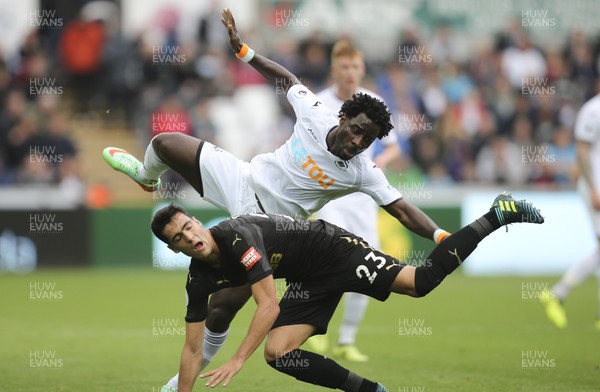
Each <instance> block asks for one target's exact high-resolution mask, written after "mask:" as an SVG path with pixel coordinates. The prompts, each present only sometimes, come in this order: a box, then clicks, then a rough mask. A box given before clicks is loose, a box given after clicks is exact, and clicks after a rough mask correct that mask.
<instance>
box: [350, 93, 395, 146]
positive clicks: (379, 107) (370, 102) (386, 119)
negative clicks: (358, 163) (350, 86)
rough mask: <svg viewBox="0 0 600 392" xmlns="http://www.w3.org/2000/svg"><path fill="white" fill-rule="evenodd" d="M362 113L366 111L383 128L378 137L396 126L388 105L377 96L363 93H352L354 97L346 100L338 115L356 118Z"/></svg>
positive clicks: (385, 134)
mask: <svg viewBox="0 0 600 392" xmlns="http://www.w3.org/2000/svg"><path fill="white" fill-rule="evenodd" d="M361 113H364V114H365V115H366V116H367V117H368V118H369V120H371V121H373V122H374V123H375V124H377V125H379V127H380V128H381V130H380V131H379V134H378V135H377V138H378V139H381V138H382V137H385V136H387V135H388V133H390V130H391V129H392V128H393V127H394V126H393V125H392V122H391V119H390V117H391V115H392V113H390V111H389V110H388V108H387V106H385V103H383V102H382V101H380V100H379V99H377V98H375V97H372V96H370V95H368V94H363V93H358V94H352V98H350V99H348V100H346V101H344V104H343V105H342V108H341V109H340V113H339V115H338V116H339V117H342V116H346V118H354V117H356V116H358V115H359V114H361Z"/></svg>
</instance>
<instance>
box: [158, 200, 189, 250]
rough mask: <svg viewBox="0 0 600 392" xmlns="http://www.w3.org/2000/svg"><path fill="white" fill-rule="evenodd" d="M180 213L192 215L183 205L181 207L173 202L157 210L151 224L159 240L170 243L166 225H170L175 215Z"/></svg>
mask: <svg viewBox="0 0 600 392" xmlns="http://www.w3.org/2000/svg"><path fill="white" fill-rule="evenodd" d="M178 213H180V214H184V215H186V216H190V214H188V212H187V211H186V210H185V209H184V208H183V207H179V206H176V205H175V204H173V203H171V204H169V205H168V206H166V207H163V208H161V209H160V210H158V211H156V213H155V214H154V217H153V218H152V223H151V224H150V228H151V229H152V232H153V233H154V235H155V236H156V237H157V238H158V239H159V240H161V241H162V242H164V243H165V244H167V245H170V244H169V239H168V238H167V237H165V235H164V234H163V231H164V230H165V226H166V225H168V224H169V223H170V222H171V220H173V217H174V216H175V215H177V214H178Z"/></svg>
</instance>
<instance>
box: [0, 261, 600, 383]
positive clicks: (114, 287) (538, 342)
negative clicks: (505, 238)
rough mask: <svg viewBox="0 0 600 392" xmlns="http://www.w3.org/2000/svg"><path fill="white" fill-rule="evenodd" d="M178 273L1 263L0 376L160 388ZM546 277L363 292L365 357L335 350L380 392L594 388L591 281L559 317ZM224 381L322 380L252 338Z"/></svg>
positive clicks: (454, 280)
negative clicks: (281, 367) (560, 326)
mask: <svg viewBox="0 0 600 392" xmlns="http://www.w3.org/2000/svg"><path fill="white" fill-rule="evenodd" d="M185 278H186V274H185V272H184V271H179V272H162V271H157V270H151V269H107V270H102V269H97V270H93V269H89V270H55V271H38V272H35V273H32V274H29V275H23V276H14V275H10V276H9V275H2V276H0V294H1V296H2V301H1V303H2V305H1V307H0V331H2V334H1V335H0V390H2V391H27V392H36V391H39V392H42V391H43V392H48V391H88V392H96V391H98V392H100V391H102V392H106V391H115V392H116V391H143V392H158V391H159V390H160V386H161V385H163V384H164V383H165V382H166V381H167V380H168V379H169V378H170V377H171V376H172V375H173V374H175V372H176V371H177V368H178V364H179V355H180V350H181V346H182V344H183V339H184V336H183V334H184V330H185V323H184V321H183V316H184V314H185V307H184V304H185V302H184V301H185V299H184V284H185ZM554 281H555V278H551V279H548V278H529V277H528V278H520V277H519V278H514V277H513V278H469V277H465V276H462V275H460V274H455V275H454V276H450V277H449V278H447V279H446V281H445V282H444V283H443V284H442V285H441V286H440V287H438V288H437V289H436V290H435V291H434V292H432V293H431V294H430V295H429V296H428V297H426V298H422V299H412V298H408V297H401V296H392V297H391V298H390V299H389V300H388V301H387V302H385V303H379V302H377V301H374V300H371V303H370V306H369V309H368V311H367V316H366V318H365V320H364V321H363V324H362V326H361V330H360V334H359V337H358V344H359V347H360V348H361V349H362V350H363V351H364V352H365V353H366V354H368V355H369V356H370V357H371V360H370V361H369V362H367V363H365V364H354V363H347V362H343V361H341V363H342V364H343V365H344V366H346V367H349V368H350V369H351V370H353V371H355V372H357V373H358V374H360V375H363V376H365V377H368V378H370V379H372V380H376V381H379V382H382V383H383V384H384V385H386V386H387V388H388V389H389V390H390V392H416V391H423V392H430V391H502V392H504V391H598V390H600V331H597V330H595V329H594V328H593V322H594V317H595V314H596V309H597V303H596V301H597V300H596V297H597V295H596V284H595V282H592V281H588V282H586V284H584V285H583V286H582V287H580V288H578V289H576V290H575V291H574V292H573V293H572V295H571V296H570V297H569V300H568V302H567V304H566V306H567V312H568V316H569V326H568V328H567V329H566V330H564V331H559V330H557V329H555V328H554V327H553V326H552V325H551V324H550V323H549V322H548V321H547V320H546V318H545V315H544V313H543V310H542V307H541V305H540V304H539V302H538V300H537V299H536V298H535V297H536V292H537V289H538V288H543V287H544V286H545V285H546V284H548V285H549V284H551V283H553V282H554ZM254 307H255V305H254V303H253V302H252V301H250V302H249V303H248V305H247V306H246V307H245V308H244V310H242V312H241V313H240V315H239V316H238V318H237V319H236V320H235V321H234V324H233V326H232V329H231V334H230V339H229V341H228V342H227V344H226V346H225V348H224V349H223V350H222V351H221V353H220V354H219V355H218V356H217V358H216V359H215V361H214V362H213V366H211V368H212V367H214V365H216V364H220V363H222V362H223V361H224V360H225V359H227V358H229V356H230V355H231V354H232V353H233V352H234V350H235V348H236V347H237V344H238V343H239V342H240V341H241V339H242V338H243V336H244V334H245V332H246V330H247V327H248V323H249V320H250V317H251V316H252V312H253V311H254ZM340 313H341V312H338V314H336V317H335V318H334V320H333V321H332V324H331V325H330V334H331V338H332V339H334V338H335V337H336V335H337V327H338V325H339V320H340V315H339V314H340ZM194 390H197V391H200V390H205V387H204V386H203V383H202V382H197V383H196V387H195V389H194ZM227 390H229V391H244V392H253V391H256V392H264V391H286V392H287V391H290V392H294V391H298V392H300V391H302V392H308V391H318V390H325V389H322V388H319V387H316V386H312V385H308V384H304V383H300V382H298V381H296V380H294V379H292V378H290V377H287V376H285V375H282V374H279V373H277V372H276V371H274V370H273V369H271V368H270V367H269V366H268V365H266V363H265V362H264V361H263V359H262V352H257V353H255V354H254V356H253V357H252V358H251V359H250V360H249V361H248V362H246V365H245V366H244V368H243V369H242V371H241V372H240V373H239V374H238V375H237V376H236V377H235V378H234V380H233V382H232V383H231V384H230V386H228V387H227Z"/></svg>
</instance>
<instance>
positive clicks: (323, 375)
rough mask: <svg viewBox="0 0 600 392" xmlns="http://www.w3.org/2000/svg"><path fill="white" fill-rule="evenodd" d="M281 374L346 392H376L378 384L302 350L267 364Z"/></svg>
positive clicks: (329, 360) (324, 358)
mask: <svg viewBox="0 0 600 392" xmlns="http://www.w3.org/2000/svg"><path fill="white" fill-rule="evenodd" d="M267 363H268V364H269V366H271V367H272V368H274V369H275V370H277V371H280V372H281V373H285V374H287V375H289V376H292V377H294V378H296V379H297V380H300V381H304V382H307V383H310V384H315V385H320V386H322V387H325V388H331V389H341V390H342V391H346V392H374V391H375V390H376V389H377V384H376V383H374V382H373V381H370V380H367V379H365V378H363V377H361V376H359V375H357V374H356V373H352V372H351V371H349V370H348V369H346V368H344V367H342V366H340V365H339V364H338V363H337V362H335V361H334V360H332V359H330V358H326V357H324V356H322V355H319V354H315V353H313V352H310V351H305V350H301V349H296V350H292V351H290V352H289V353H287V354H285V355H283V356H282V357H280V358H277V359H275V360H273V361H270V362H267Z"/></svg>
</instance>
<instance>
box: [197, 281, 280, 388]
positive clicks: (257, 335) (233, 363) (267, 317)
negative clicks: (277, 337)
mask: <svg viewBox="0 0 600 392" xmlns="http://www.w3.org/2000/svg"><path fill="white" fill-rule="evenodd" d="M252 295H253V296H254V299H255V300H256V302H257V308H256V312H255V313H254V317H253V318H252V322H251V323H250V328H249V329H248V333H247V334H246V337H245V338H244V340H243V341H242V343H241V344H240V346H239V348H238V349H237V351H236V352H235V354H234V355H233V357H232V358H231V359H230V360H229V361H228V362H227V363H225V364H224V365H222V366H220V367H219V368H217V369H215V370H213V371H210V372H208V373H205V374H203V375H202V377H210V379H209V380H208V382H207V383H206V385H207V386H209V387H215V386H217V385H218V384H220V383H221V382H222V383H223V386H227V384H229V382H230V381H231V379H232V378H233V377H234V376H235V375H236V374H237V373H238V372H239V371H240V370H241V368H242V366H243V365H244V362H246V360H247V359H248V358H249V357H250V355H252V353H253V352H254V351H256V349H257V348H258V346H259V345H260V343H261V342H262V341H263V339H264V338H265V336H267V334H268V333H269V330H270V329H271V326H272V325H273V322H275V319H276V318H277V316H278V315H279V305H278V304H277V295H276V293H275V284H274V283H273V277H272V276H270V275H269V276H267V277H266V278H264V279H262V280H260V281H259V282H257V283H254V284H253V285H252Z"/></svg>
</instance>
